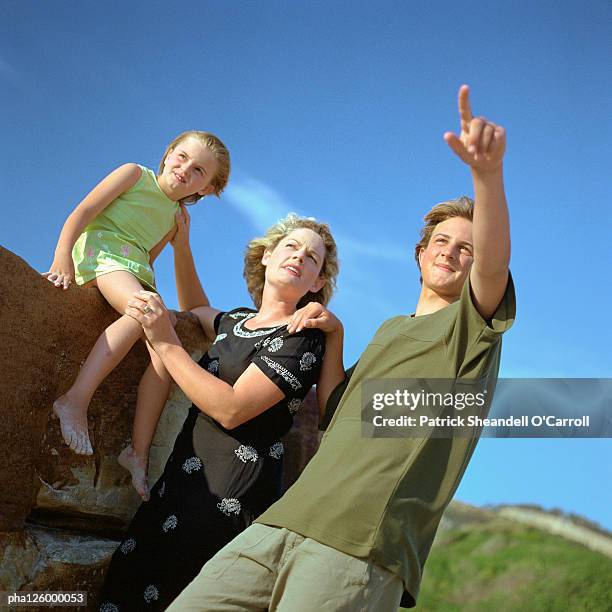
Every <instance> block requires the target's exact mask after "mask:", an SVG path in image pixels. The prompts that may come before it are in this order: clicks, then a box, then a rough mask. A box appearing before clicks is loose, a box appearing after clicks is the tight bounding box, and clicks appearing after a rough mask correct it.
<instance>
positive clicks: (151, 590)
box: [144, 584, 159, 603]
mask: <svg viewBox="0 0 612 612" xmlns="http://www.w3.org/2000/svg"><path fill="white" fill-rule="evenodd" d="M158 599H159V591H158V590H157V587H156V586H155V585H154V584H150V585H149V586H148V587H147V588H146V589H145V591H144V600H145V601H146V602H147V603H151V602H152V601H153V600H155V601H157V600H158Z"/></svg>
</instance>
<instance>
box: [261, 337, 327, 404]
mask: <svg viewBox="0 0 612 612" xmlns="http://www.w3.org/2000/svg"><path fill="white" fill-rule="evenodd" d="M324 354H325V334H323V332H321V331H320V330H318V329H304V330H302V331H301V332H299V333H297V334H289V333H288V332H287V331H286V330H283V331H282V332H278V333H276V334H274V335H273V336H272V337H270V338H266V339H265V340H264V341H262V342H261V344H260V346H259V348H258V349H257V352H256V353H255V355H254V357H253V360H252V363H254V364H255V365H256V366H257V367H258V368H259V369H260V370H261V371H262V372H263V373H264V374H265V375H266V376H267V377H268V378H269V379H270V380H271V381H272V382H273V383H274V384H275V385H276V386H277V387H278V388H279V389H280V390H281V391H282V392H283V393H284V394H285V396H286V397H291V396H293V397H296V396H297V397H304V396H305V395H306V393H307V392H308V390H309V389H310V387H312V385H314V384H316V382H317V380H318V379H319V374H320V373H321V365H322V363H323V355H324Z"/></svg>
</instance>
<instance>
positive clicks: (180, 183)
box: [159, 138, 217, 201]
mask: <svg viewBox="0 0 612 612" xmlns="http://www.w3.org/2000/svg"><path fill="white" fill-rule="evenodd" d="M216 172H217V160H216V159H215V158H214V157H213V154H212V153H211V151H210V149H209V148H208V147H206V146H205V145H204V144H202V143H201V142H200V141H199V140H197V139H196V138H186V139H185V140H183V141H181V142H179V143H178V144H177V145H176V146H175V147H174V149H172V150H171V151H170V153H168V155H167V157H166V159H165V160H164V170H163V172H162V174H161V176H160V177H159V184H160V187H161V188H162V189H163V190H164V193H166V195H167V196H168V197H169V198H170V199H172V200H175V201H177V200H182V199H183V198H186V197H188V196H191V195H195V194H196V193H197V194H199V195H202V196H203V195H208V194H209V193H212V191H213V187H212V185H211V184H210V183H211V181H212V180H213V178H214V176H215V173H216Z"/></svg>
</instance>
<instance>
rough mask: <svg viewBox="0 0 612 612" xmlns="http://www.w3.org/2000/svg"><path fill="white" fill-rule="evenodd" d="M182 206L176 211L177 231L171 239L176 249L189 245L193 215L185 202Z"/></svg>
mask: <svg viewBox="0 0 612 612" xmlns="http://www.w3.org/2000/svg"><path fill="white" fill-rule="evenodd" d="M180 207H181V209H180V210H179V211H178V212H177V213H176V233H175V234H174V236H173V237H172V240H170V244H171V245H172V247H173V248H175V249H177V248H179V249H180V248H181V247H187V246H189V228H190V224H191V217H190V216H189V213H188V212H187V207H186V206H185V205H184V204H181V205H180Z"/></svg>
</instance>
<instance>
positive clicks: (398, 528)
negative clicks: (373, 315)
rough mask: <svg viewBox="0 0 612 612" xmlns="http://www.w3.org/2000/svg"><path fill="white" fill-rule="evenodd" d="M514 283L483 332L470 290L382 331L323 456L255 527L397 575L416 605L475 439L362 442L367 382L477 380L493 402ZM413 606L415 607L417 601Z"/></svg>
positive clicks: (340, 410)
mask: <svg viewBox="0 0 612 612" xmlns="http://www.w3.org/2000/svg"><path fill="white" fill-rule="evenodd" d="M514 313H515V296H514V287H513V283H512V278H511V277H510V276H509V277H508V286H507V288H506V292H505V294H504V297H503V299H502V301H501V303H500V305H499V307H498V308H497V311H496V312H495V314H494V315H493V317H492V318H491V321H490V322H488V323H487V322H486V321H485V320H484V319H483V318H482V317H481V316H480V314H479V313H478V311H477V310H476V307H475V306H474V304H473V301H472V296H471V288H470V283H469V281H467V282H466V283H465V286H464V288H463V291H462V294H461V297H460V299H459V300H458V301H457V302H455V303H453V304H451V305H449V306H446V307H445V308H443V309H442V310H439V311H437V312H434V313H432V314H429V315H423V316H419V317H410V316H399V317H394V318H392V319H389V320H387V321H385V322H384V323H383V324H382V326H381V327H380V328H379V330H378V331H377V332H376V334H375V336H374V338H373V339H372V342H370V344H369V345H368V347H367V348H366V350H365V352H364V353H363V355H362V356H361V357H360V359H359V363H358V365H357V368H356V369H355V371H354V373H353V375H352V377H351V379H350V382H349V384H348V386H347V388H346V391H345V393H344V395H343V396H342V399H341V400H340V403H339V405H338V408H337V410H336V412H335V414H334V416H333V418H332V420H331V422H330V424H329V426H328V428H327V431H326V433H325V435H324V436H323V439H322V441H321V445H320V447H319V450H318V451H317V453H316V454H315V456H314V457H313V458H312V460H311V461H310V463H309V464H308V465H307V466H306V468H305V469H304V471H303V472H302V474H301V475H300V477H299V479H298V480H297V482H296V483H295V484H294V485H293V486H292V487H291V488H290V489H288V491H287V492H286V493H285V494H284V495H283V497H282V498H281V499H280V500H279V501H278V502H276V503H275V504H274V505H272V506H271V507H270V508H269V509H268V510H267V511H266V512H264V513H263V514H262V515H261V516H260V517H259V518H258V519H257V522H259V523H263V524H266V525H272V526H276V527H285V528H287V529H290V530H292V531H295V532H296V533H299V534H301V535H303V536H306V537H309V538H312V539H314V540H316V541H318V542H321V543H322V544H326V545H328V546H331V547H333V548H336V549H338V550H340V551H343V552H345V553H347V554H350V555H353V556H355V557H367V558H369V559H371V560H373V561H374V562H375V563H377V564H379V565H381V566H383V567H385V568H387V569H389V570H390V571H392V572H393V573H395V574H398V575H399V576H400V577H401V578H402V580H403V581H404V586H405V589H406V591H407V594H405V595H409V597H407V598H406V597H405V598H404V599H402V603H405V604H408V605H409V604H410V603H412V604H413V603H414V600H416V597H417V595H418V591H419V585H420V581H421V575H422V569H423V565H424V563H425V560H426V559H427V555H428V554H429V549H430V547H431V544H432V541H433V539H434V536H435V533H436V530H437V528H438V524H439V522H440V519H441V517H442V513H443V511H444V509H445V508H446V506H447V505H448V503H449V502H450V500H451V498H452V496H453V494H454V492H455V490H456V488H457V486H458V484H459V481H460V480H461V477H462V475H463V472H464V471H465V468H466V466H467V463H468V461H469V459H470V457H471V455H472V452H473V450H474V448H475V446H476V442H477V435H478V432H477V431H475V432H474V433H475V435H474V436H473V437H455V438H439V437H438V438H436V437H427V438H408V437H407V438H364V437H362V429H361V427H362V424H361V385H362V383H363V381H364V380H366V379H380V378H389V379H401V378H453V379H454V378H467V379H479V380H481V381H482V382H483V384H485V385H486V387H487V388H488V389H490V393H491V392H492V390H493V388H494V385H495V382H496V380H497V372H498V369H499V359H500V350H501V336H502V334H503V333H504V332H505V331H506V330H507V329H509V328H510V327H511V325H512V323H513V321H514ZM411 599H412V600H413V601H411Z"/></svg>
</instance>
